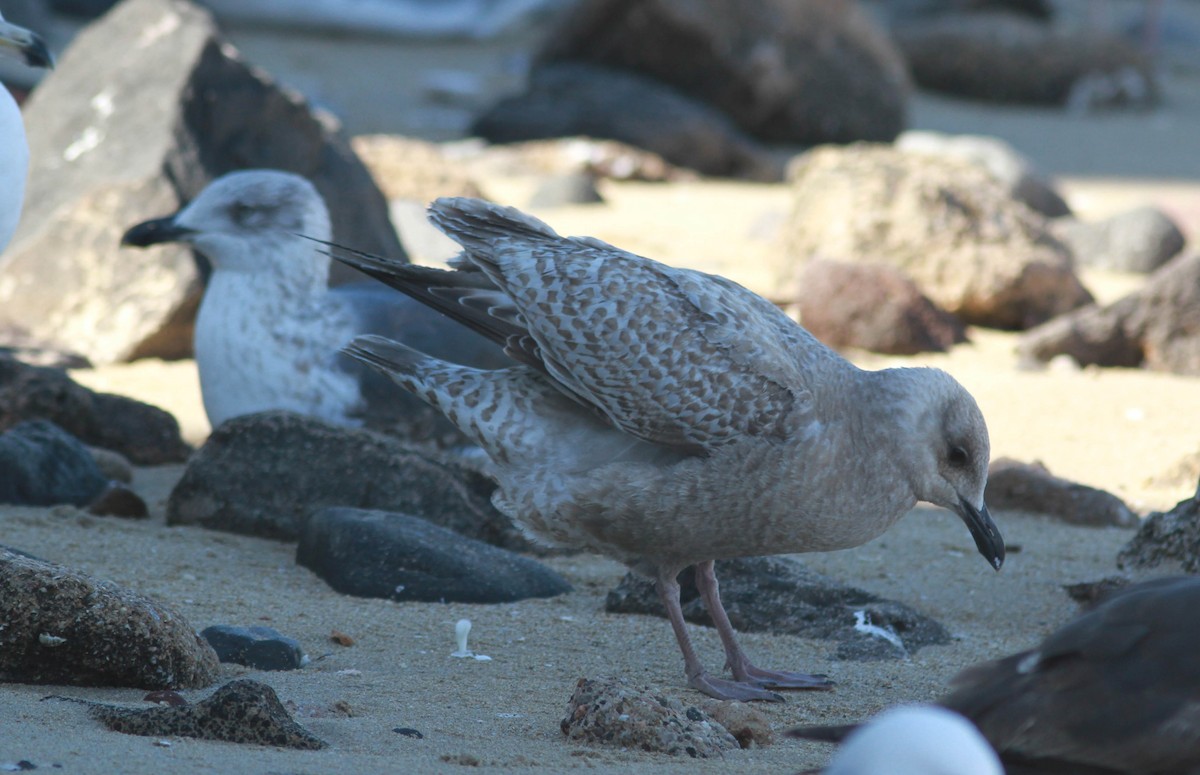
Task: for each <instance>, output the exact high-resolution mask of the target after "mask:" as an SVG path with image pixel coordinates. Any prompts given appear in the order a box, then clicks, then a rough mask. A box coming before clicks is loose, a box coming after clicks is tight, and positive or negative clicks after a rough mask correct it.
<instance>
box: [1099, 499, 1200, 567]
mask: <svg viewBox="0 0 1200 775" xmlns="http://www.w3.org/2000/svg"><path fill="white" fill-rule="evenodd" d="M1164 563H1169V564H1172V565H1178V567H1179V568H1180V570H1182V571H1183V572H1184V573H1200V488H1198V489H1197V492H1196V495H1194V496H1192V497H1191V498H1188V499H1186V500H1182V501H1180V502H1179V503H1176V504H1175V508H1173V509H1171V510H1170V511H1167V512H1159V511H1156V512H1153V513H1151V514H1150V516H1148V517H1146V518H1145V519H1144V520H1142V526H1141V527H1140V528H1138V531H1137V535H1135V536H1134V537H1133V538H1132V539H1131V540H1130V541H1129V543H1127V544H1125V546H1124V547H1123V548H1122V549H1121V551H1120V553H1118V554H1117V567H1119V568H1157V567H1158V566H1160V565H1162V564H1164Z"/></svg>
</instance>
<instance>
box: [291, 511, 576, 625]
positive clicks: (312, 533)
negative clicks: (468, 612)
mask: <svg viewBox="0 0 1200 775" xmlns="http://www.w3.org/2000/svg"><path fill="white" fill-rule="evenodd" d="M296 562H297V563H298V564H300V565H303V566H304V567H306V568H308V569H310V570H312V571H313V572H314V573H316V574H317V575H318V576H320V577H321V578H323V579H325V581H326V582H327V583H328V584H329V585H330V586H331V587H333V588H334V589H336V590H337V591H338V592H341V593H343V594H347V595H357V596H359V597H381V598H389V599H392V600H419V601H426V602H451V601H453V602H462V603H503V602H512V601H514V600H523V599H525V598H529V597H553V596H554V595H560V594H562V593H563V592H566V591H568V590H570V588H571V587H570V585H569V584H568V583H567V582H566V580H565V579H563V578H562V577H561V576H560V575H558V574H557V573H555V572H554V571H553V570H551V569H550V568H547V567H546V566H544V565H542V564H541V563H539V562H537V561H535V560H532V559H530V558H528V557H523V556H521V555H519V554H516V553H514V552H510V551H507V550H505V549H500V548H497V547H494V546H490V545H488V544H484V543H481V542H479V541H475V540H472V539H470V538H466V537H465V536H461V535H458V534H457V533H454V532H452V531H450V530H446V529H445V528H442V527H438V526H437V525H434V524H433V523H431V522H428V521H426V520H424V519H421V518H419V517H414V516H411V515H408V514H398V513H392V512H385V511H367V510H362V509H348V508H336V507H335V508H327V509H322V510H321V511H318V512H316V513H315V514H313V515H312V516H311V517H310V518H309V520H308V524H307V525H306V526H305V530H304V532H303V533H302V534H301V536H300V543H299V545H298V546H297V548H296Z"/></svg>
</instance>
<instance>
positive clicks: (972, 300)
mask: <svg viewBox="0 0 1200 775" xmlns="http://www.w3.org/2000/svg"><path fill="white" fill-rule="evenodd" d="M790 172H791V178H792V194H793V196H792V214H791V218H790V221H789V223H788V225H787V228H786V238H787V241H788V247H787V252H786V258H787V260H786V262H784V263H782V264H781V265H779V266H778V267H777V272H776V275H777V277H778V278H779V284H780V288H781V291H780V292H781V293H782V294H783V298H784V299H790V298H795V297H796V296H797V295H798V293H799V291H798V288H797V286H798V280H799V277H800V271H801V270H802V269H803V267H804V264H805V263H807V262H809V261H813V260H817V259H828V260H833V261H843V262H846V263H875V262H879V261H884V260H886V261H887V262H888V263H889V264H892V265H894V266H897V267H899V268H900V269H902V270H904V272H905V273H906V274H907V275H908V276H909V277H911V278H912V279H913V281H915V282H916V284H917V287H919V288H920V289H921V291H922V292H923V293H924V294H925V295H926V296H928V297H929V298H930V299H931V300H933V302H934V303H935V304H937V305H938V306H939V307H941V308H943V309H945V310H947V311H948V312H950V313H952V314H954V315H956V316H957V317H958V318H959V319H960V320H962V321H963V322H964V323H968V324H975V325H981V326H991V327H995V328H1008V329H1022V328H1028V327H1030V326H1033V325H1036V324H1038V323H1041V322H1043V321H1045V320H1049V319H1050V318H1052V317H1054V316H1056V315H1059V314H1062V313H1064V312H1067V311H1068V310H1072V309H1075V308H1076V307H1078V306H1080V305H1083V304H1087V303H1088V302H1090V301H1091V300H1092V297H1091V294H1089V293H1088V292H1087V289H1085V288H1084V287H1083V285H1082V284H1081V283H1080V282H1079V279H1078V278H1077V277H1076V276H1075V273H1074V271H1073V270H1072V264H1071V253H1070V251H1069V250H1067V249H1066V248H1065V247H1064V246H1063V245H1062V244H1061V243H1060V242H1058V240H1056V239H1055V238H1054V235H1053V234H1052V233H1051V231H1050V228H1049V225H1048V222H1047V220H1046V218H1044V217H1043V216H1041V215H1039V214H1037V213H1035V212H1033V211H1032V210H1030V209H1029V208H1028V207H1026V206H1025V205H1024V204H1022V203H1021V202H1019V201H1017V200H1016V199H1014V198H1013V197H1012V195H1011V194H1010V192H1009V189H1008V187H1006V186H1005V185H1004V184H1003V183H1001V182H1000V181H998V180H997V179H996V178H995V177H993V176H992V174H991V173H990V172H988V171H987V170H986V169H984V168H982V167H981V166H979V165H977V164H975V163H973V162H966V161H962V160H958V159H952V158H943V157H934V156H929V155H927V154H921V153H905V152H903V151H898V150H896V149H895V148H893V147H891V146H884V145H866V144H860V145H854V146H849V147H845V148H842V147H834V146H826V147H823V148H818V149H815V150H813V151H810V152H808V153H806V154H804V155H802V156H800V157H798V158H797V159H796V160H795V161H794V162H793V164H792V168H791V171H790Z"/></svg>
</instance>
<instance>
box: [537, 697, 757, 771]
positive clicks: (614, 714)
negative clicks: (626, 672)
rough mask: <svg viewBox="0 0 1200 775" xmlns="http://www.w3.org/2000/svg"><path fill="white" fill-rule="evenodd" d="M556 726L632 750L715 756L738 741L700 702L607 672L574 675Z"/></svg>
mask: <svg viewBox="0 0 1200 775" xmlns="http://www.w3.org/2000/svg"><path fill="white" fill-rule="evenodd" d="M559 727H560V728H561V729H562V732H563V734H564V735H566V736H567V739H568V740H571V741H574V742H582V743H598V744H602V745H612V746H617V747H619V748H629V749H633V750H638V751H651V752H654V753H665V754H670V755H671V756H688V757H691V758H693V759H708V758H711V757H720V756H723V755H724V752H725V751H736V750H737V749H738V747H739V746H738V741H737V739H736V738H734V736H733V735H732V734H730V733H729V730H727V729H726V728H725V727H723V726H721V724H720V723H718V722H716V721H714V720H713V719H712V718H710V717H709V715H708V714H707V713H705V712H704V711H703V710H701V709H700V708H698V707H696V706H694V705H686V706H685V705H684V704H683V703H682V702H680V701H679V700H677V699H674V698H671V697H665V696H663V695H662V694H661V693H660V692H659V691H657V690H656V689H654V688H652V687H648V686H641V687H635V686H631V685H630V684H628V683H626V682H625V681H622V680H620V679H613V678H599V679H590V678H580V679H579V682H578V683H577V684H576V685H575V692H574V693H573V694H572V695H571V700H570V702H568V703H567V715H566V716H565V717H564V718H563V720H562V721H561V722H560V724H559Z"/></svg>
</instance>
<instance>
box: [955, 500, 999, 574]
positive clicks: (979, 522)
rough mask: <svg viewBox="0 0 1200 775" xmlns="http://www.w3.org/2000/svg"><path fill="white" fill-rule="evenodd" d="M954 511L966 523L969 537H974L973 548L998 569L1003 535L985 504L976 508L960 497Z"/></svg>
mask: <svg viewBox="0 0 1200 775" xmlns="http://www.w3.org/2000/svg"><path fill="white" fill-rule="evenodd" d="M956 511H957V512H958V515H959V516H960V517H962V521H963V522H964V523H966V525H967V530H970V531H971V537H972V538H974V539H975V548H976V549H978V550H979V553H980V554H982V555H983V559H985V560H987V561H988V563H989V564H990V565H991V566H992V567H993V568H995V569H996V570H1000V566H1002V565H1004V554H1005V549H1004V537H1003V536H1001V535H1000V530H999V528H997V527H996V523H995V522H993V521H992V515H991V514H989V513H988V510H987V504H984V505H983V506H982V507H981V508H978V509H977V508H975V507H974V506H972V505H971V504H970V503H968V502H967V501H966V500H965V499H963V498H960V499H959V501H958V508H957V509H956Z"/></svg>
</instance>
